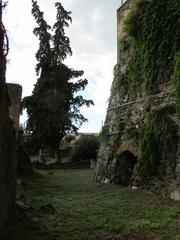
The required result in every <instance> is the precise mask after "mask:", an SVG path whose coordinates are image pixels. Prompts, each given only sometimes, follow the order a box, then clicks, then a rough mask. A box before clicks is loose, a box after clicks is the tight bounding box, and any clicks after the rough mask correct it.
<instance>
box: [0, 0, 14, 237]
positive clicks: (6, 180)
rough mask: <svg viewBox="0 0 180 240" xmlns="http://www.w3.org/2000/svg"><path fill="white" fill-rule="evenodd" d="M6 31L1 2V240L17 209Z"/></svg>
mask: <svg viewBox="0 0 180 240" xmlns="http://www.w3.org/2000/svg"><path fill="white" fill-rule="evenodd" d="M4 37H5V31H4V28H3V24H2V0H0V239H1V240H5V239H6V237H7V232H8V229H9V226H10V220H11V219H12V217H13V212H14V209H15V200H16V198H15V196H16V181H15V177H16V176H15V172H16V171H15V134H14V130H13V126H12V121H11V120H10V118H9V109H8V108H9V104H10V102H9V97H8V92H7V86H6V83H5V72H6V57H5V55H4V47H3V44H4Z"/></svg>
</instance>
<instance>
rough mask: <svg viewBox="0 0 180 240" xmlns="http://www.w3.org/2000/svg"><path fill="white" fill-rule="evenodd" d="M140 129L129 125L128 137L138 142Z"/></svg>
mask: <svg viewBox="0 0 180 240" xmlns="http://www.w3.org/2000/svg"><path fill="white" fill-rule="evenodd" d="M139 134H140V129H139V128H136V127H131V128H128V129H127V136H128V138H130V139H134V140H135V141H136V142H139Z"/></svg>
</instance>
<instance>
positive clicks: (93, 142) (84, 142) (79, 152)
mask: <svg viewBox="0 0 180 240" xmlns="http://www.w3.org/2000/svg"><path fill="white" fill-rule="evenodd" d="M98 148H99V141H98V139H97V137H95V136H83V137H81V138H80V139H79V140H78V141H77V143H76V145H75V147H74V148H73V150H72V151H71V153H70V160H71V161H84V160H87V159H96V158H97V151H98Z"/></svg>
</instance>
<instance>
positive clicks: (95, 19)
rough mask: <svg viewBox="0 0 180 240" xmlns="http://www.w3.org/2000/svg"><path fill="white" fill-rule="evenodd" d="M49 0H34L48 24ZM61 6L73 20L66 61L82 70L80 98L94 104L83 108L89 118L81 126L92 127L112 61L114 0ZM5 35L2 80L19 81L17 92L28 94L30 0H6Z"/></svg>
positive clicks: (75, 0)
mask: <svg viewBox="0 0 180 240" xmlns="http://www.w3.org/2000/svg"><path fill="white" fill-rule="evenodd" d="M54 2H55V0H38V3H39V5H40V8H41V10H42V11H44V12H45V18H46V20H47V22H48V23H50V24H52V23H53V22H54V20H55V14H56V11H55V8H54V4H53V3H54ZM61 3H62V4H63V6H64V8H65V9H66V10H68V11H72V19H73V23H72V24H71V25H70V28H69V29H67V34H68V36H69V37H70V40H71V47H72V49H73V56H72V57H70V58H68V59H67V60H66V63H67V64H68V65H69V66H71V67H73V68H75V69H79V70H80V69H82V70H84V71H85V74H84V77H85V78H87V79H88V80H89V84H88V86H87V88H86V91H85V92H84V93H83V94H84V96H85V97H87V98H90V99H93V101H94V102H95V106H94V107H91V108H87V109H86V108H83V109H82V113H83V114H84V115H85V116H86V117H87V118H88V119H89V123H88V124H85V125H84V126H83V127H82V128H81V131H82V130H83V131H93V132H94V131H98V130H99V129H100V127H101V125H102V123H101V122H102V120H104V118H105V114H106V108H107V101H108V98H109V94H110V93H109V90H110V86H111V82H112V78H113V76H112V71H113V66H114V64H115V62H116V9H117V8H118V6H119V1H118V0H111V1H107V0H98V1H97V0H61ZM4 21H5V25H6V28H7V29H8V31H9V36H10V53H9V58H10V64H9V65H8V71H7V81H8V82H17V83H20V84H21V85H22V86H23V96H26V95H29V94H30V93H31V91H32V89H33V85H34V83H35V81H36V76H35V70H34V69H35V64H36V60H35V52H36V51H37V49H38V41H37V39H36V38H35V37H34V35H33V33H32V30H33V28H34V26H35V21H34V19H33V17H32V15H31V0H23V1H22V0H16V1H14V0H9V5H8V7H7V10H6V13H5V15H4Z"/></svg>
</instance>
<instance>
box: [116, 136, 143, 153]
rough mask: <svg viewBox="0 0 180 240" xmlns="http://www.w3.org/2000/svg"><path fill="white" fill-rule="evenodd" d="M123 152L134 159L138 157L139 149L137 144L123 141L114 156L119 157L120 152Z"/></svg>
mask: <svg viewBox="0 0 180 240" xmlns="http://www.w3.org/2000/svg"><path fill="white" fill-rule="evenodd" d="M125 151H129V152H131V153H132V154H133V155H134V156H136V157H138V156H139V148H138V146H137V144H136V143H135V142H134V141H132V140H125V141H123V142H122V143H120V144H119V146H118V147H117V150H116V152H115V155H116V156H119V155H120V154H121V153H122V152H125Z"/></svg>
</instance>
